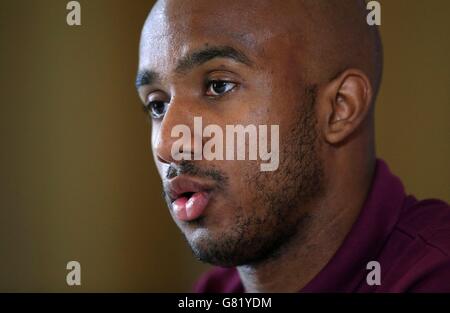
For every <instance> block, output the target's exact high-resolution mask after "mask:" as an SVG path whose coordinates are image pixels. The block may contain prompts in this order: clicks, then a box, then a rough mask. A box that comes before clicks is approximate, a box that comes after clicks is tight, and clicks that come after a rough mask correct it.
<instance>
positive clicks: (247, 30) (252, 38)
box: [141, 0, 383, 98]
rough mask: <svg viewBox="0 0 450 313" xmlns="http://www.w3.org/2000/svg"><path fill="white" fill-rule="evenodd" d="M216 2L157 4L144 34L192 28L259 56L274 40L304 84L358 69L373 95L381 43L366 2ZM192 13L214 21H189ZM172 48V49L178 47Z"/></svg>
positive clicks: (380, 62) (378, 74) (378, 77)
mask: <svg viewBox="0 0 450 313" xmlns="http://www.w3.org/2000/svg"><path fill="white" fill-rule="evenodd" d="M217 3H218V4H219V5H218V6H216V5H215V3H214V1H210V0H196V1H177V0H160V1H158V2H157V3H156V4H155V6H154V9H153V11H152V12H151V14H150V15H149V18H148V20H147V22H146V24H145V27H144V32H143V35H144V36H145V34H152V35H153V36H155V30H156V29H160V27H155V24H156V23H158V24H160V25H159V26H162V25H161V24H163V25H164V26H165V27H164V32H161V33H160V34H159V35H160V36H164V33H166V34H167V33H179V34H185V33H186V32H189V31H190V30H192V27H191V26H192V24H193V23H194V24H195V25H196V26H197V27H196V28H200V29H201V30H202V31H203V32H204V33H205V34H209V35H211V36H218V35H221V34H222V35H227V36H230V37H232V38H234V39H236V40H238V41H240V42H242V43H243V44H246V45H247V46H249V47H251V48H254V49H257V52H258V53H260V54H261V55H264V52H265V51H264V49H265V47H264V45H261V42H262V41H266V40H277V38H278V42H277V43H278V45H285V46H286V47H288V49H291V54H292V55H291V62H292V64H295V63H296V64H301V65H302V66H301V68H299V69H298V70H301V71H302V74H303V76H304V78H305V80H309V81H311V82H315V83H322V82H325V81H327V80H330V79H333V78H334V77H336V76H337V75H339V73H341V72H342V71H344V70H345V69H347V68H357V69H360V70H362V71H363V72H364V73H366V74H367V75H368V77H369V78H370V82H371V84H372V88H373V91H374V92H373V94H374V95H376V94H377V92H378V89H379V86H380V81H381V75H382V67H383V52H382V44H381V39H380V34H379V31H378V27H377V26H369V25H368V24H367V21H366V15H367V12H368V11H367V10H366V1H365V0H325V1H317V0H285V1H282V2H280V1H278V0H246V1H241V0H229V1H227V3H226V5H225V4H223V2H220V1H219V2H217ZM220 3H222V4H223V5H220ZM213 4H214V5H213ZM213 7H214V10H213V9H212V8H213ZM192 12H196V13H198V14H199V15H202V14H203V15H204V16H211V15H212V16H214V18H213V19H205V20H199V19H191V14H190V13H192ZM163 16H164V21H163V20H162V19H163ZM235 20H239V23H238V24H236V23H235V22H234V21H235ZM258 34H262V35H261V36H258ZM258 37H260V38H258ZM258 39H259V40H260V42H258ZM147 42H148V41H146V40H143V41H141V44H142V45H144V46H145V44H146V43H147ZM173 44H174V46H176V44H177V42H176V41H175V42H173ZM374 98H375V97H374Z"/></svg>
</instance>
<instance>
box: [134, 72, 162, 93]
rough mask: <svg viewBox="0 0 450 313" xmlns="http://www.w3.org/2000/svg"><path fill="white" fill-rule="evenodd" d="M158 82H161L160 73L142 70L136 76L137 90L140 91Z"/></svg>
mask: <svg viewBox="0 0 450 313" xmlns="http://www.w3.org/2000/svg"><path fill="white" fill-rule="evenodd" d="M157 80H159V75H158V73H156V72H154V71H147V70H141V71H139V72H138V74H137V76H136V89H139V88H140V87H142V86H145V85H151V84H154V83H155V81H157Z"/></svg>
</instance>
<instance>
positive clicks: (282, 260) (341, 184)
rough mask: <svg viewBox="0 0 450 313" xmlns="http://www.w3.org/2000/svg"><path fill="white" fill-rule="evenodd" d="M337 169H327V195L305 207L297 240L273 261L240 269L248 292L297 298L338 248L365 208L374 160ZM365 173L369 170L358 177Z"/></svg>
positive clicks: (282, 248) (285, 246)
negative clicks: (294, 293)
mask: <svg viewBox="0 0 450 313" xmlns="http://www.w3.org/2000/svg"><path fill="white" fill-rule="evenodd" d="M336 163H340V162H339V161H336V162H334V164H333V165H332V166H331V165H330V166H329V168H328V169H327V170H329V172H328V173H331V175H330V179H328V180H327V181H328V183H326V190H327V192H326V194H325V195H322V197H321V199H319V200H316V201H313V202H311V203H310V205H308V210H307V211H308V212H309V213H308V218H306V219H305V222H304V223H302V224H301V225H299V228H298V231H297V233H296V235H295V236H294V237H293V238H291V240H289V242H287V243H286V244H285V245H283V246H282V247H280V250H279V251H277V253H276V256H273V257H271V258H269V259H267V260H265V261H263V262H260V263H258V264H256V265H255V264H254V265H243V266H240V267H238V271H239V275H240V277H241V280H242V282H243V285H244V288H245V290H246V292H298V291H300V290H301V289H302V288H303V287H305V286H306V284H307V283H308V282H309V281H311V280H312V279H313V278H314V277H315V276H316V275H317V274H318V273H319V272H320V271H321V270H322V269H323V267H324V266H325V265H326V264H327V263H328V262H329V261H330V260H331V258H332V257H333V255H334V254H335V253H336V251H337V250H338V248H339V247H340V246H341V244H342V242H343V241H344V239H345V237H346V235H347V234H348V232H349V231H350V229H351V227H352V226H353V224H354V222H355V221H356V219H357V217H358V215H359V212H360V211H361V208H362V206H363V205H364V201H365V199H366V196H367V193H368V191H369V189H370V185H371V181H372V175H373V169H374V159H373V160H369V161H368V162H367V164H361V165H363V166H357V167H355V164H354V163H353V164H352V163H349V162H343V163H344V164H336ZM345 163H346V164H348V165H347V166H345ZM364 168H365V169H368V170H366V171H365V172H363V174H361V173H362V172H361V169H364ZM333 169H339V170H333ZM333 171H334V173H333ZM331 182H332V183H331Z"/></svg>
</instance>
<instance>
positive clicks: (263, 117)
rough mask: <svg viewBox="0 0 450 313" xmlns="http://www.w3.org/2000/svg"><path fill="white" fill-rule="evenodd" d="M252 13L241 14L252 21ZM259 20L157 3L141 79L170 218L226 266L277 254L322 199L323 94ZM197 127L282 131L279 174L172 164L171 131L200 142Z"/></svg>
mask: <svg viewBox="0 0 450 313" xmlns="http://www.w3.org/2000/svg"><path fill="white" fill-rule="evenodd" d="M254 3H258V2H254ZM254 3H253V2H251V1H249V2H248V3H246V5H247V6H248V8H250V11H251V10H252V9H251V7H252V5H253V4H254ZM264 10H268V11H267V12H264ZM260 11H261V12H260V13H252V12H250V13H247V12H246V11H245V8H244V7H242V1H230V2H229V3H228V2H227V5H223V2H217V3H215V2H214V3H211V2H210V1H168V2H165V3H162V2H161V3H158V4H157V5H156V6H155V8H154V9H153V11H152V13H151V15H150V16H149V19H148V20H147V22H146V25H145V27H144V30H143V34H142V41H141V51H140V64H139V70H140V71H141V72H142V71H147V73H146V74H145V77H142V76H141V77H140V81H141V83H143V85H142V86H140V87H139V95H140V97H141V99H142V101H143V102H144V103H145V105H146V107H147V108H148V110H149V115H150V116H151V118H152V135H151V138H152V149H153V155H154V159H155V163H156V166H157V168H158V171H159V174H160V176H161V178H162V182H163V186H164V191H165V198H166V201H167V203H168V207H169V212H170V213H171V215H172V217H173V218H174V220H175V222H176V224H177V225H178V227H179V228H180V229H181V231H182V232H183V233H184V235H185V237H186V239H187V241H188V243H189V245H190V246H191V248H192V250H193V252H194V253H195V255H196V256H197V257H198V258H200V259H201V260H203V261H206V262H209V263H213V264H217V265H222V266H237V265H242V264H250V263H255V262H258V261H261V260H263V259H264V258H266V257H268V256H270V255H272V254H274V253H276V252H277V250H278V248H280V247H281V246H282V245H283V243H285V242H286V241H287V240H288V239H289V238H290V237H291V236H293V235H295V234H296V233H297V231H298V229H299V227H301V223H302V222H304V221H305V220H307V217H308V210H307V204H308V203H310V201H311V200H312V199H314V198H315V197H317V196H318V194H319V192H320V191H321V190H322V187H323V186H322V185H323V183H322V180H323V169H322V165H321V161H320V158H319V155H318V154H319V153H318V151H319V145H318V134H317V130H316V127H315V123H316V118H315V111H314V103H315V95H316V86H315V85H314V84H311V82H308V81H307V77H305V76H304V75H302V66H304V64H302V62H299V61H298V57H297V56H296V55H298V54H299V53H301V52H299V51H297V50H294V49H293V48H294V45H293V43H292V40H293V39H292V37H291V36H290V34H289V33H287V32H286V31H285V30H284V31H280V30H279V29H278V27H277V24H278V23H277V16H276V14H273V13H274V12H271V9H270V8H266V9H262V10H260ZM138 79H139V78H138ZM194 117H202V122H203V127H205V126H206V125H209V124H215V125H218V126H220V127H221V128H222V129H223V132H224V133H225V129H226V125H244V126H246V125H255V126H256V127H257V128H258V126H259V125H279V160H280V161H279V166H278V169H277V170H275V171H268V172H263V171H261V168H260V164H261V161H254V160H248V159H246V160H212V161H208V160H205V159H202V160H193V161H176V160H174V156H173V155H172V151H171V150H172V145H173V143H174V142H175V141H176V140H177V139H178V137H172V136H171V132H172V129H173V128H174V127H175V126H177V125H182V124H184V125H187V126H188V127H189V128H190V129H191V130H192V134H193V135H194V133H195V131H194ZM269 129H270V126H269ZM269 136H270V135H269ZM207 140H208V138H204V139H203V141H202V143H201V144H202V145H204V144H205V143H206V142H207ZM226 148H227V147H224V149H226ZM247 148H248V147H247ZM193 150H194V148H192V149H191V151H183V152H184V153H187V154H190V153H193ZM247 151H248V150H247ZM189 188H191V189H192V190H188V189H189ZM174 189H175V191H174ZM199 189H202V190H199ZM181 192H183V193H182V194H180V193H181ZM194 192H197V193H199V195H196V197H197V198H200V200H198V199H197V198H196V199H197V200H196V201H200V202H201V205H200V206H201V207H202V209H201V210H200V211H199V212H195V214H196V215H198V216H196V217H195V218H194V219H189V218H186V211H183V212H181V213H180V211H178V208H179V206H180V203H181V204H182V205H185V204H186V201H188V202H189V199H190V197H193V196H194V195H195V193H194ZM180 198H181V200H180ZM194 211H195V210H194ZM197 213H198V214H197Z"/></svg>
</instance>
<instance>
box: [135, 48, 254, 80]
mask: <svg viewBox="0 0 450 313" xmlns="http://www.w3.org/2000/svg"><path fill="white" fill-rule="evenodd" d="M215 58H228V59H232V60H234V61H236V62H239V63H242V64H244V65H247V66H250V67H251V66H252V62H251V61H250V59H249V58H248V57H247V55H245V54H244V53H243V52H241V51H239V50H237V49H235V48H233V47H230V46H213V47H207V48H203V49H200V50H197V51H194V52H192V53H190V54H188V55H186V56H184V57H183V58H181V59H180V60H179V61H178V64H177V66H176V68H175V71H176V72H179V73H183V72H187V71H189V70H191V69H193V68H194V67H196V66H199V65H202V64H204V63H206V62H208V61H210V60H212V59H215ZM158 79H159V75H158V73H156V72H154V71H148V70H142V71H139V72H138V74H137V77H136V88H137V89H139V88H140V87H142V86H145V85H151V84H153V83H154V82H155V81H157V80H158Z"/></svg>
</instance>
